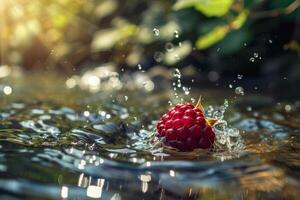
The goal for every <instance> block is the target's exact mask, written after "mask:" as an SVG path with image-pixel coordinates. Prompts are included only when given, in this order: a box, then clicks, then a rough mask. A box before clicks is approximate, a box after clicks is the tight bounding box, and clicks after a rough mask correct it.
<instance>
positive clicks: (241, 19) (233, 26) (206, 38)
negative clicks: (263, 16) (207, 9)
mask: <svg viewBox="0 0 300 200" xmlns="http://www.w3.org/2000/svg"><path fill="white" fill-rule="evenodd" d="M248 13H249V12H248V10H244V11H242V12H241V13H240V14H239V15H238V16H237V17H236V18H234V19H233V20H232V21H231V22H230V23H229V24H228V25H221V26H217V27H215V28H214V29H212V30H211V31H210V32H208V33H206V34H204V35H203V36H200V37H199V38H198V40H197V41H196V47H197V48H198V49H205V48H208V47H210V46H212V45H214V44H215V43H217V42H219V41H221V40H222V39H223V38H224V37H225V36H226V35H227V33H228V32H230V31H232V30H237V29H239V28H241V27H242V26H243V24H244V23H245V22H246V20H247V17H248Z"/></svg>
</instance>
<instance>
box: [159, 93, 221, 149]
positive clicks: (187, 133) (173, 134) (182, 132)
mask: <svg viewBox="0 0 300 200" xmlns="http://www.w3.org/2000/svg"><path fill="white" fill-rule="evenodd" d="M215 122H216V120H214V119H207V118H205V116H204V109H203V107H202V105H201V97H200V98H199V101H198V103H197V105H196V106H194V105H193V104H192V103H185V104H178V105H176V106H175V107H173V108H171V109H170V110H169V112H167V113H166V114H164V115H163V116H162V118H161V119H160V120H159V122H158V123H157V126H156V128H157V134H156V136H157V137H158V138H160V139H161V141H162V142H163V144H164V145H166V146H171V147H173V148H176V149H178V150H179V151H192V150H194V149H196V148H201V149H208V148H211V147H212V146H213V144H214V142H215V133H214V132H213V130H212V125H213V124H214V123H215Z"/></svg>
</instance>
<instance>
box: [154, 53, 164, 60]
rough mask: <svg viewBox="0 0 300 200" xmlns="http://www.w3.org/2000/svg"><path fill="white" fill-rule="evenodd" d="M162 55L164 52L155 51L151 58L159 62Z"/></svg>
mask: <svg viewBox="0 0 300 200" xmlns="http://www.w3.org/2000/svg"><path fill="white" fill-rule="evenodd" d="M163 57H164V54H163V53H162V52H160V51H156V52H155V53H154V55H153V58H154V60H155V61H156V62H161V61H163Z"/></svg>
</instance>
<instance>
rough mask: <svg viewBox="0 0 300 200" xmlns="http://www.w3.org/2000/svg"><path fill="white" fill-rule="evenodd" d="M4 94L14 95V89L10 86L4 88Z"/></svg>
mask: <svg viewBox="0 0 300 200" xmlns="http://www.w3.org/2000/svg"><path fill="white" fill-rule="evenodd" d="M3 93H4V94H5V95H10V94H11V93H12V88H11V87H10V86H8V85H7V86H4V88H3Z"/></svg>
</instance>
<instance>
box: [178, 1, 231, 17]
mask: <svg viewBox="0 0 300 200" xmlns="http://www.w3.org/2000/svg"><path fill="white" fill-rule="evenodd" d="M232 3H233V0H178V1H177V2H176V3H175V5H174V9H175V10H179V9H183V8H189V7H194V8H195V9H196V10H199V11H200V12H201V13H203V14H204V15H206V16H207V17H221V16H223V15H225V14H226V13H227V12H228V10H229V9H230V6H231V4H232Z"/></svg>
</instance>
